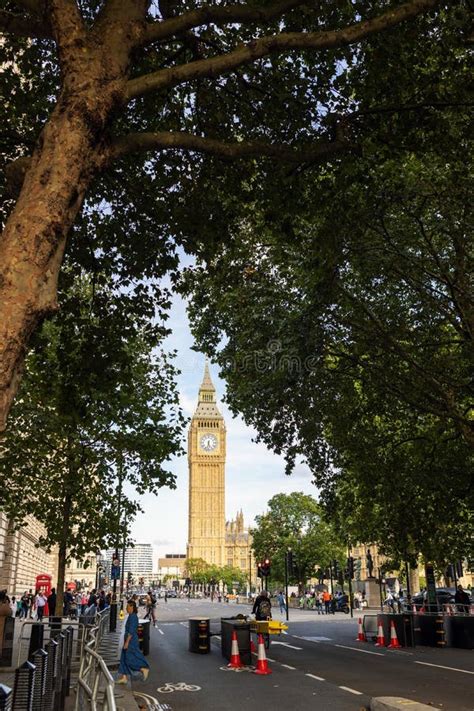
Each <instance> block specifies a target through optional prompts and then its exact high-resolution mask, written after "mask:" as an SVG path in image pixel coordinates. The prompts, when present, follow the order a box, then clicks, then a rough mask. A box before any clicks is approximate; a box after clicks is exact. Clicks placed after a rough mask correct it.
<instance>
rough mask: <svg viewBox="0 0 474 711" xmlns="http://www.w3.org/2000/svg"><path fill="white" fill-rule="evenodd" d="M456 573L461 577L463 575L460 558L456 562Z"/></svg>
mask: <svg viewBox="0 0 474 711" xmlns="http://www.w3.org/2000/svg"><path fill="white" fill-rule="evenodd" d="M455 565H456V575H457V577H458V578H462V576H463V575H464V570H463V568H462V560H457V561H456V563H455Z"/></svg>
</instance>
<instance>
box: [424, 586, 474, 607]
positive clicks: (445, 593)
mask: <svg viewBox="0 0 474 711" xmlns="http://www.w3.org/2000/svg"><path fill="white" fill-rule="evenodd" d="M464 592H467V594H468V595H469V597H470V599H471V604H473V603H474V596H473V594H472V590H465V591H464ZM455 594H456V588H436V600H437V602H438V605H439V607H440V608H442V606H443V605H454V595H455ZM411 601H412V604H413V605H415V606H416V609H417V610H419V609H420V608H421V607H423V605H425V604H427V603H428V592H427V591H426V590H424V591H423V592H419V593H416V594H415V595H412V598H411Z"/></svg>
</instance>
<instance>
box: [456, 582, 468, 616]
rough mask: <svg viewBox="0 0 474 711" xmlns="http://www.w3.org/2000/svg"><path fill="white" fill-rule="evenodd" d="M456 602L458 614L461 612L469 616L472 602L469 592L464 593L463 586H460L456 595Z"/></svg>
mask: <svg viewBox="0 0 474 711" xmlns="http://www.w3.org/2000/svg"><path fill="white" fill-rule="evenodd" d="M454 602H455V604H456V612H461V613H464V614H467V615H468V614H469V608H470V605H471V600H470V597H469V595H468V594H467V592H464V590H463V587H462V585H458V589H457V590H456V594H455V596H454Z"/></svg>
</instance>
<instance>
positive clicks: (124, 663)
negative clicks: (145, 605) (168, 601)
mask: <svg viewBox="0 0 474 711" xmlns="http://www.w3.org/2000/svg"><path fill="white" fill-rule="evenodd" d="M127 612H128V617H127V622H126V623H125V637H124V641H123V649H122V654H121V655H120V666H119V675H120V676H119V678H118V680H117V683H118V684H126V683H127V681H128V679H127V677H129V676H130V677H131V676H132V675H133V672H137V671H141V673H142V674H143V678H144V679H145V680H146V678H147V677H148V673H149V671H150V665H149V664H148V662H147V660H146V659H145V657H144V656H143V653H142V651H141V650H140V645H139V642H138V615H137V604H136V602H135V601H134V600H129V601H128V602H127Z"/></svg>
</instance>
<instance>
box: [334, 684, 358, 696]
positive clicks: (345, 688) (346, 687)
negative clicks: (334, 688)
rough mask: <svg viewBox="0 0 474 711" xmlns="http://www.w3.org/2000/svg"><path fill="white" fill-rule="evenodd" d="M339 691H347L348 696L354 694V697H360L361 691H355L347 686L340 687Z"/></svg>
mask: <svg viewBox="0 0 474 711" xmlns="http://www.w3.org/2000/svg"><path fill="white" fill-rule="evenodd" d="M339 688H340V689H342V690H343V691H348V692H349V693H350V694H356V696H362V691H356V690H355V689H351V688H350V687H349V686H340V687H339Z"/></svg>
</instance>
